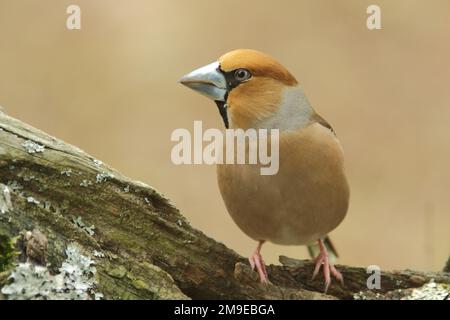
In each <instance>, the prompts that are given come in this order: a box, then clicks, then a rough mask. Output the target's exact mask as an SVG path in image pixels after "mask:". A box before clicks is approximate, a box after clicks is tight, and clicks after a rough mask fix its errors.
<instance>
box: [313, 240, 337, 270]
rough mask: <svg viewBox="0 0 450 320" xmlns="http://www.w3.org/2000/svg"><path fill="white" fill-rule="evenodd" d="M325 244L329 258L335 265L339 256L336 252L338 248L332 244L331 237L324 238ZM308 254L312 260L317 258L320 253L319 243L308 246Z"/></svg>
mask: <svg viewBox="0 0 450 320" xmlns="http://www.w3.org/2000/svg"><path fill="white" fill-rule="evenodd" d="M322 241H323V244H324V245H325V248H327V251H328V256H329V259H330V262H331V263H335V262H336V260H337V258H338V257H339V256H338V253H337V251H336V247H335V246H334V245H333V242H331V240H330V237H329V236H325V237H323V238H322ZM308 252H309V255H310V256H311V258H312V259H314V258H315V257H317V256H318V255H319V253H320V248H319V244H318V243H314V244H310V245H308Z"/></svg>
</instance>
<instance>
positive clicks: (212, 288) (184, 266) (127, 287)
mask: <svg viewBox="0 0 450 320" xmlns="http://www.w3.org/2000/svg"><path fill="white" fill-rule="evenodd" d="M0 128H1V129H0V183H1V184H3V185H7V186H8V188H9V190H10V200H11V208H9V209H8V210H7V211H6V212H5V213H3V214H2V213H0V235H4V236H7V237H15V236H18V235H19V234H20V233H22V234H23V233H24V232H25V231H27V230H28V231H31V230H35V229H38V230H40V232H41V233H42V234H43V235H45V237H46V238H47V241H48V245H46V249H45V251H46V252H45V255H46V260H47V261H46V262H48V263H49V265H50V268H54V270H57V268H58V266H60V264H61V262H62V261H63V260H64V258H65V257H64V248H65V247H66V246H67V245H68V243H71V242H76V243H77V244H78V245H79V246H81V248H83V250H84V251H86V253H87V254H90V255H93V254H94V252H97V253H96V254H97V257H96V258H95V259H96V261H97V264H96V268H97V271H98V272H97V281H98V291H99V292H102V293H103V294H104V296H105V298H107V299H190V298H192V299H197V298H203V299H262V298H268V299H333V298H352V297H353V294H354V293H356V292H359V291H362V290H367V287H366V280H367V277H368V275H367V273H366V271H365V269H363V268H352V267H344V266H341V267H340V269H341V270H342V271H343V274H344V277H345V279H346V284H345V286H344V287H341V286H340V285H337V284H332V286H331V287H330V290H329V292H328V295H325V294H323V293H322V290H323V282H322V279H320V277H318V279H316V280H314V281H312V280H310V278H309V277H310V275H311V273H312V265H311V263H299V262H298V261H294V260H292V259H287V258H284V259H283V260H282V262H283V263H284V265H283V266H269V268H268V271H269V277H270V279H271V281H272V283H273V284H271V285H268V286H264V285H261V284H259V283H258V281H257V277H256V274H255V273H253V272H252V271H251V270H250V268H249V267H248V265H247V261H246V259H244V258H243V257H241V256H239V255H238V254H236V253H235V252H234V251H232V250H230V249H228V248H227V247H225V246H224V245H223V244H221V243H218V242H216V241H214V240H213V239H211V238H209V237H207V236H205V235H204V234H203V233H202V232H200V231H198V230H195V229H193V228H192V227H191V226H190V225H189V222H188V221H187V220H186V219H185V218H184V217H183V216H182V215H181V213H180V212H179V210H178V209H177V208H175V207H174V206H173V205H172V204H171V203H170V201H169V200H168V199H167V198H166V197H165V196H164V195H162V194H161V193H159V192H158V191H156V190H155V189H153V188H152V187H150V186H148V185H146V184H144V183H141V182H137V181H132V180H130V179H128V178H127V177H125V176H123V175H122V174H121V173H119V172H117V171H116V170H114V169H112V168H110V167H108V166H107V165H104V164H102V163H100V162H99V161H97V160H96V159H94V158H93V157H91V156H90V155H88V154H86V153H85V152H83V151H82V150H80V149H78V148H76V147H74V146H71V145H69V144H67V143H64V142H63V141H61V140H58V139H56V138H54V137H52V136H49V135H47V134H45V133H44V132H42V131H39V130H37V129H35V128H33V127H31V126H29V125H27V124H25V123H23V122H20V121H18V120H16V119H14V118H11V117H9V116H7V115H6V114H3V113H1V112H0ZM26 141H32V142H33V143H36V144H38V145H42V146H44V147H45V149H44V150H42V149H39V148H36V149H33V148H31V149H30V147H29V144H25V142H26ZM77 221H78V222H77ZM80 221H82V223H83V225H80ZM83 226H86V227H83ZM91 226H94V228H90V227H91ZM99 253H100V254H99ZM103 255H104V256H103ZM101 256H103V257H101ZM431 278H435V279H436V278H438V279H441V280H442V281H447V282H448V281H449V275H448V274H447V273H440V274H437V273H436V274H434V273H433V274H424V273H418V272H412V271H404V272H399V273H384V274H383V278H382V279H383V280H382V289H380V290H379V293H381V294H385V293H387V292H389V291H392V290H395V289H405V288H411V287H418V286H420V285H422V284H424V283H425V282H427V281H428V280H430V279H431ZM3 282H4V281H3ZM0 286H1V284H0Z"/></svg>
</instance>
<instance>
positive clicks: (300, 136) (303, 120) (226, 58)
mask: <svg viewBox="0 0 450 320" xmlns="http://www.w3.org/2000/svg"><path fill="white" fill-rule="evenodd" d="M179 82H180V83H181V84H183V85H185V86H186V87H188V88H190V89H193V90H194V91H196V92H198V93H200V94H202V95H204V96H206V97H208V98H210V99H212V100H213V101H214V102H215V104H216V105H217V107H218V109H219V113H220V116H221V117H222V119H223V122H224V125H225V127H226V128H227V129H243V130H247V129H267V130H272V129H278V131H279V147H278V148H279V169H278V172H277V173H276V174H274V175H261V174H260V172H259V171H258V168H257V167H258V166H254V165H246V164H244V165H236V164H226V163H224V164H217V170H216V171H217V181H218V185H219V190H220V193H221V196H222V198H223V201H224V203H225V207H226V209H227V211H228V213H229V214H230V216H231V218H232V219H233V221H234V222H235V223H236V224H237V226H238V227H239V228H240V229H241V230H242V231H243V232H244V233H245V234H246V235H247V236H249V237H250V238H252V239H253V240H255V241H256V242H257V246H256V249H255V251H254V252H253V253H252V254H251V255H250V258H249V261H250V265H251V267H252V269H253V270H254V269H255V268H256V271H257V272H258V274H259V278H260V281H261V282H262V283H268V282H269V277H268V273H267V270H266V266H265V262H264V260H263V258H262V254H261V249H262V246H263V244H264V243H266V242H271V243H274V244H279V245H307V246H308V248H310V253H313V252H315V251H316V250H314V249H313V245H315V246H316V248H317V245H318V255H317V256H316V257H315V258H314V263H315V267H314V271H313V275H312V278H313V279H314V278H315V277H316V276H317V274H318V273H319V272H320V270H321V269H322V273H323V277H324V286H325V292H326V291H327V290H328V288H329V285H330V283H331V277H332V276H333V277H334V278H335V279H336V280H338V281H340V282H341V283H343V276H342V274H341V273H340V272H339V271H338V270H337V269H336V267H335V266H334V263H333V260H332V258H331V256H332V255H333V254H335V249H334V246H333V245H332V243H331V241H330V239H329V237H328V234H329V233H330V232H331V231H332V230H334V229H335V228H336V227H337V226H338V225H339V224H340V223H341V222H342V221H343V219H344V217H345V216H346V214H347V211H348V207H349V198H350V187H349V183H348V180H347V177H346V173H345V167H344V153H343V148H342V146H341V143H340V142H339V140H338V138H337V135H336V133H335V131H334V129H333V128H332V127H331V125H330V124H329V123H328V122H327V121H326V120H325V119H324V118H323V117H321V116H320V115H319V114H318V113H317V112H316V111H315V109H314V108H313V107H312V106H311V103H310V102H309V100H308V98H307V97H306V95H305V92H304V89H303V86H302V85H301V84H300V83H299V82H298V81H297V79H296V78H295V77H294V76H293V75H292V74H291V73H290V72H289V71H288V70H287V69H286V68H285V67H284V66H283V65H282V64H281V63H279V62H278V61H277V60H276V59H275V58H273V57H272V56H270V55H268V54H265V53H262V52H260V51H257V50H253V49H237V50H233V51H230V52H228V53H225V54H224V55H222V56H221V57H219V59H217V60H216V61H214V62H212V63H210V64H207V65H205V66H203V67H201V68H198V69H195V70H194V71H192V72H190V73H188V74H186V75H185V76H183V77H182V78H181V79H180V80H179Z"/></svg>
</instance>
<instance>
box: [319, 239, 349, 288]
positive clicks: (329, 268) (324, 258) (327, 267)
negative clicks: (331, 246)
mask: <svg viewBox="0 0 450 320" xmlns="http://www.w3.org/2000/svg"><path fill="white" fill-rule="evenodd" d="M319 248H320V253H319V255H318V256H317V258H316V259H315V260H314V262H315V263H316V266H315V268H314V272H313V276H312V278H313V279H314V278H315V277H316V276H317V274H318V273H319V271H320V267H321V266H322V264H323V277H324V278H325V292H327V290H328V287H329V286H330V283H331V277H330V273H331V274H332V275H333V276H334V277H335V278H336V279H337V280H339V281H340V282H341V283H342V284H344V277H342V274H341V273H340V272H339V271H337V270H336V268H335V267H334V266H333V265H332V264H330V261H329V258H328V251H327V248H326V247H325V245H324V243H323V241H322V239H319Z"/></svg>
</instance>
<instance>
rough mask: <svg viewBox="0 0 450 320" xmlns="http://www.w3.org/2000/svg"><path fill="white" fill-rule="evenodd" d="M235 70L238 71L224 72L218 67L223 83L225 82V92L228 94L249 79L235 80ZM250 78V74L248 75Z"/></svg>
mask: <svg viewBox="0 0 450 320" xmlns="http://www.w3.org/2000/svg"><path fill="white" fill-rule="evenodd" d="M237 70H239V69H236V70H232V71H228V72H225V71H223V70H222V69H220V67H219V71H220V72H222V74H223V75H224V77H225V81H226V82H227V91H228V92H230V91H231V90H233V89H234V88H236V87H237V86H239V85H240V84H241V83H243V82H245V81H247V80H248V79H249V78H248V79H245V80H239V79H237V78H236V71H237ZM246 71H247V72H249V73H250V71H248V70H246ZM250 77H251V74H250Z"/></svg>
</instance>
